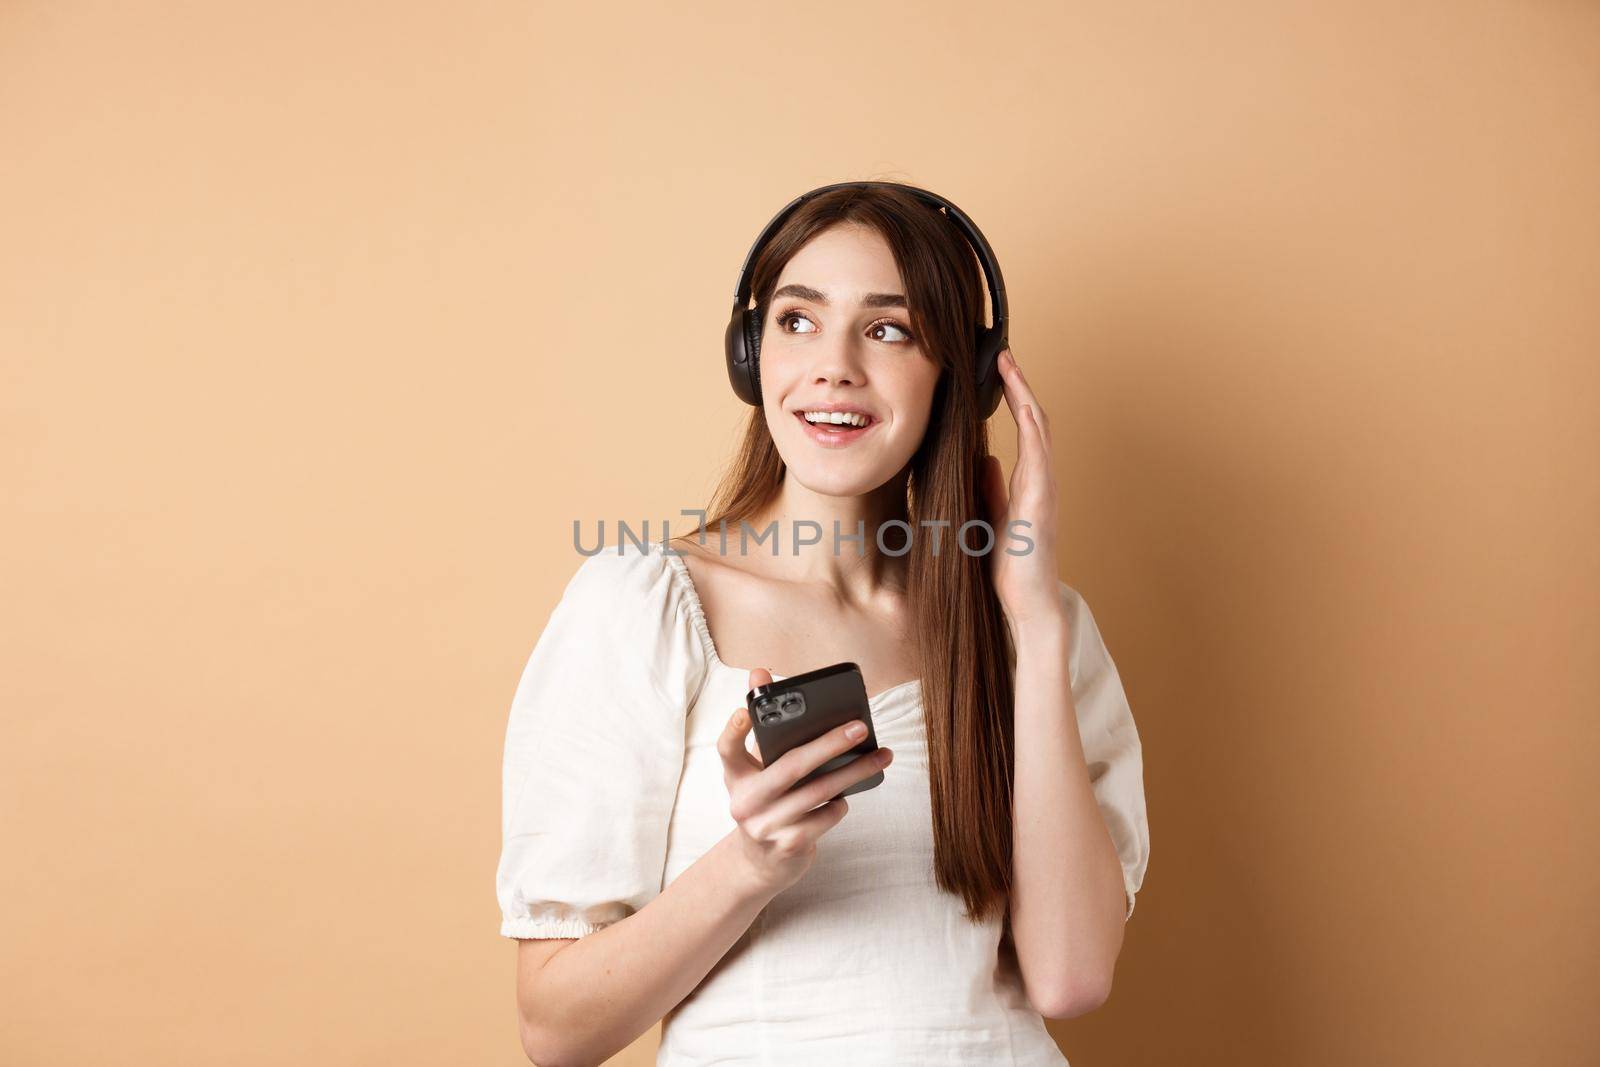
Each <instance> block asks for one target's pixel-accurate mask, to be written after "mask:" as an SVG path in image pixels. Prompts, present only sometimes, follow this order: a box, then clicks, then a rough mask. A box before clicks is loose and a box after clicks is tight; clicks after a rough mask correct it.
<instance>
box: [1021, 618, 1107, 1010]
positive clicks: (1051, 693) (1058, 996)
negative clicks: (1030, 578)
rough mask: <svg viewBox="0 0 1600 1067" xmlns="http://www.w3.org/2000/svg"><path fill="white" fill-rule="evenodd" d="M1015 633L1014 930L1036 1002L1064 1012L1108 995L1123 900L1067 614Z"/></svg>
mask: <svg viewBox="0 0 1600 1067" xmlns="http://www.w3.org/2000/svg"><path fill="white" fill-rule="evenodd" d="M1014 638H1015V641H1016V645H1017V673H1016V708H1015V716H1016V721H1015V729H1016V745H1015V751H1016V769H1015V777H1014V781H1015V792H1014V796H1013V801H1012V816H1013V818H1012V832H1013V863H1012V883H1013V884H1012V898H1011V925H1012V936H1013V939H1014V940H1015V942H1016V947H1017V961H1018V966H1019V968H1020V969H1021V971H1022V974H1023V977H1024V981H1025V983H1026V985H1027V986H1028V989H1029V996H1030V998H1032V999H1033V1000H1034V1003H1035V1006H1036V1007H1039V1008H1040V1010H1041V1011H1042V1012H1044V1013H1045V1014H1049V1015H1052V1016H1064V1015H1069V1014H1074V1013H1076V1012H1079V1011H1082V1010H1086V1006H1089V1007H1092V1006H1093V1005H1095V1004H1096V1003H1098V1002H1099V1001H1101V1000H1103V999H1104V997H1105V996H1106V995H1107V994H1108V993H1109V991H1110V982H1111V974H1112V970H1113V968H1114V966H1115V964H1116V958H1117V954H1118V953H1119V952H1120V951H1121V948H1122V935H1123V917H1124V915H1125V913H1126V896H1125V894H1124V890H1123V884H1122V866H1121V862H1120V861H1119V859H1118V857H1117V851H1116V845H1115V844H1114V843H1113V842H1112V840H1111V834H1110V831H1109V830H1108V829H1107V828H1106V824H1105V820H1104V818H1103V817H1102V816H1101V814H1100V809H1099V806H1098V804H1097V803H1096V801H1095V796H1094V791H1093V788H1092V786H1091V785H1090V782H1089V773H1088V767H1087V766H1086V763H1085V760H1084V754H1083V742H1082V739H1081V738H1080V736H1079V732H1078V716H1077V708H1076V706H1075V705H1074V703H1073V699H1072V681H1071V675H1070V671H1069V665H1068V656H1069V654H1070V652H1071V647H1072V641H1071V629H1070V625H1069V623H1068V620H1067V618H1066V616H1065V615H1062V616H1060V617H1051V618H1048V619H1044V620H1041V621H1038V622H1034V623H1030V624H1029V625H1027V626H1026V627H1024V628H1022V629H1021V631H1020V632H1018V633H1016V634H1015V635H1014Z"/></svg>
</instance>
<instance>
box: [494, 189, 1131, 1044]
mask: <svg viewBox="0 0 1600 1067" xmlns="http://www.w3.org/2000/svg"><path fill="white" fill-rule="evenodd" d="M798 203H799V206H798V207H797V208H796V209H795V210H793V212H792V213H791V214H790V215H789V216H788V217H787V219H785V220H784V221H783V222H782V225H781V226H779V227H778V228H777V229H776V230H775V231H774V232H773V234H772V236H771V238H770V239H769V240H767V241H766V242H765V243H764V244H763V243H761V242H758V247H757V249H755V250H753V259H752V260H751V274H750V277H751V279H753V280H752V281H751V288H752V292H753V294H754V296H755V301H756V311H757V315H758V320H757V321H759V322H760V324H761V325H760V330H761V333H760V338H759V347H758V348H757V349H756V351H757V352H758V353H759V360H758V364H757V365H758V371H759V396H758V400H759V405H760V406H759V407H758V408H754V409H753V410H752V412H751V415H750V420H749V422H748V425H747V427H746V431H745V438H744V442H743V445H742V447H741V449H740V450H739V453H738V455H737V457H736V461H735V463H734V464H733V466H732V467H731V469H730V472H729V473H728V475H727V477H726V478H725V480H724V482H723V484H722V485H721V487H720V489H719V491H718V494H717V497H716V499H715V501H714V502H713V506H712V507H711V508H710V509H709V513H708V514H707V515H706V517H705V521H704V522H703V523H702V524H701V525H700V527H699V528H698V529H697V530H695V531H693V532H691V533H690V534H687V535H684V536H680V537H678V538H674V539H672V540H670V541H664V542H662V543H659V544H652V543H648V542H646V543H645V544H643V545H642V546H641V545H640V544H638V543H637V542H635V543H633V544H631V545H630V544H628V543H627V542H626V541H622V542H619V543H618V544H617V545H616V546H614V547H612V546H607V547H604V548H602V550H601V551H599V552H598V554H595V555H592V556H590V557H589V558H587V559H585V560H584V561H583V562H582V564H581V565H580V566H579V567H578V568H577V573H576V575H575V576H574V577H573V578H572V580H571V582H570V583H569V584H568V586H567V588H566V590H565V592H564V593H563V596H562V599H561V601H560V603H559V604H558V605H557V607H556V609H555V611H554V612H553V613H552V615H551V617H550V620H549V623H548V624H547V626H546V628H545V631H544V633H543V634H542V635H541V637H540V639H539V641H538V643H537V645H536V647H535V649H534V651H533V655H532V657H531V658H530V660H529V661H528V665H527V668H526V670H525V671H524V672H523V675H522V678H521V681H520V683H519V685H518V688H517V692H516V695H515V697H514V699H513V703H512V709H511V716H510V722H509V725H508V729H507V734H506V749H505V767H504V788H505V808H504V820H503V830H504V848H503V851H502V855H501V859H500V866H499V871H498V878H497V882H498V892H499V902H500V905H501V911H502V917H503V919H502V926H501V932H502V933H503V934H504V935H506V936H508V937H512V938H517V939H518V953H519V956H518V979H517V985H518V990H517V998H518V1012H519V1020H520V1025H521V1035H522V1041H523V1047H524V1050H525V1051H526V1052H527V1054H528V1056H529V1058H530V1059H532V1060H533V1061H534V1062H535V1063H538V1064H580V1063H583V1064H597V1063H601V1062H602V1061H604V1060H605V1059H606V1057H608V1056H610V1055H612V1054H613V1053H615V1052H617V1051H618V1050H620V1049H622V1048H624V1047H625V1046H627V1045H628V1044H629V1043H630V1042H632V1041H633V1040H634V1039H636V1038H637V1037H638V1036H639V1035H641V1034H643V1033H644V1032H645V1031H646V1030H648V1029H649V1028H650V1027H651V1026H652V1025H653V1024H654V1023H655V1022H656V1021H657V1020H663V1019H664V1022H665V1025H664V1028H663V1031H662V1043H661V1049H660V1053H659V1055H658V1059H657V1061H656V1062H657V1063H658V1064H806V1065H812V1064H837V1065H840V1067H845V1065H848V1067H866V1065H875V1064H885V1065H887V1064H893V1065H896V1067H901V1065H910V1064H916V1065H921V1064H935V1063H941V1064H943V1063H950V1064H956V1063H960V1064H1030V1065H1031V1064H1057V1065H1059V1064H1064V1063H1066V1059H1065V1057H1063V1056H1062V1055H1061V1053H1060V1051H1059V1050H1058V1049H1057V1047H1056V1045H1055V1043H1054V1041H1053V1040H1052V1039H1051V1038H1050V1036H1049V1034H1048V1032H1047V1031H1046V1029H1045V1026H1044V1022H1043V1017H1044V1016H1053V1017H1067V1016H1072V1015H1077V1014H1081V1013H1083V1012H1086V1011H1089V1010H1091V1009H1092V1008H1094V1007H1096V1006H1098V1005H1099V1004H1100V1003H1102V1002H1103V1001H1104V1000H1105V998H1106V997H1107V995H1108V994H1109V991H1110V988H1111V980H1112V972H1113V968H1114V966H1115V962H1116V959H1117V955H1118V953H1119V951H1120V948H1121V944H1122V936H1123V924H1124V923H1125V922H1126V921H1127V919H1128V918H1129V917H1130V916H1131V915H1132V913H1133V904H1134V895H1135V893H1136V892H1137V891H1138V889H1139V888H1140V886H1141V884H1142V882H1143V878H1144V872H1145V867H1146V864H1147V860H1148V856H1149V831H1148V826H1147V824H1146V817H1145V802H1144V788H1143V767H1142V755H1141V749H1140V743H1139V736H1138V732H1137V730H1136V729H1135V727H1134V722H1133V717H1132V714H1131V712H1130V709H1129V706H1128V702H1127V699H1126V697H1125V695H1124V692H1123V688H1122V684H1121V681H1120V678H1119V676H1118V674H1117V670H1116V667H1115V665H1114V664H1113V662H1112V660H1111V657H1110V655H1109V654H1108V652H1107V650H1106V647H1105V645H1104V643H1103V642H1102V640H1101V636H1100V632H1099V630H1098V628H1097V627H1096V625H1095V621H1094V617H1093V615H1092V614H1091V613H1090V611H1089V608H1088V605H1087V604H1086V603H1085V602H1084V600H1083V598H1082V597H1081V596H1080V595H1079V594H1078V593H1077V592H1076V591H1075V590H1074V589H1072V588H1071V587H1070V586H1068V585H1067V584H1066V583H1064V582H1061V581H1060V579H1059V578H1058V577H1057V569H1056V568H1057V559H1058V557H1057V545H1056V539H1055V512H1056V506H1057V499H1056V487H1055V481H1054V477H1053V475H1052V473H1051V460H1050V456H1051V438H1050V423H1049V420H1048V418H1047V417H1046V416H1045V414H1044V412H1043V411H1042V410H1041V409H1040V405H1039V401H1038V398H1037V397H1036V396H1035V395H1034V394H1033V392H1032V391H1031V390H1030V389H1029V387H1028V383H1027V380H1026V378H1025V377H1024V376H1023V374H1022V371H1021V370H1020V369H1019V368H1018V366H1017V364H1016V362H1015V360H1013V359H1011V358H1010V354H1009V352H1007V353H1005V354H1004V355H1003V356H1002V357H1001V360H1000V369H999V373H1000V374H1001V377H1002V380H1003V385H1004V399H1005V403H1006V405H1007V406H1008V408H1009V409H1010V411H1011V414H1012V416H1013V418H1014V419H1015V421H1016V424H1017V427H1018V435H1019V439H1018V454H1019V459H1018V462H1017V465H1016V468H1015V470H1014V471H1013V472H1012V475H1011V478H1010V484H1009V490H1008V488H1007V486H1006V484H1005V481H1004V478H1003V475H1002V472H1001V468H1000V463H999V461H998V460H997V459H995V458H994V457H993V456H990V455H989V454H988V442H987V431H986V426H985V423H984V420H983V416H984V414H985V412H983V411H981V410H980V409H981V406H982V400H981V397H980V395H979V391H978V380H979V368H977V367H975V365H974V364H975V356H974V351H973V349H974V344H973V336H974V327H975V326H979V327H981V326H982V323H983V314H984V312H983V287H982V286H983V282H982V278H981V275H980V272H979V268H978V265H977V264H976V262H975V260H974V256H973V250H972V246H970V245H969V244H968V243H967V241H966V238H964V237H963V236H962V234H961V232H960V231H959V230H958V228H957V227H956V226H955V225H952V223H951V221H950V218H949V216H947V215H945V214H944V213H942V212H941V211H939V210H938V209H937V208H935V207H932V206H930V204H929V202H928V199H927V197H926V196H918V195H914V193H913V192H912V191H911V190H910V187H904V186H896V185H893V184H888V183H851V184H848V185H844V186H830V187H824V189H823V190H822V191H817V192H815V193H814V194H811V195H809V197H808V198H805V199H804V200H803V202H798ZM780 217H781V216H780ZM774 221H775V223H776V221H777V220H774ZM747 399H750V398H749V397H747ZM833 412H847V413H852V414H850V415H848V416H846V415H841V416H838V417H837V419H848V424H836V417H835V416H834V415H832V414H831V413H833ZM821 413H828V414H821ZM808 520H809V522H808ZM896 520H897V521H896ZM971 520H983V521H985V522H987V523H988V525H989V528H991V529H992V530H993V532H994V537H993V539H992V547H990V549H989V551H987V552H981V551H979V550H981V549H983V548H984V547H985V542H986V541H988V540H989V538H987V537H986V536H985V535H984V533H983V531H982V530H981V529H976V528H969V529H968V530H967V531H966V536H965V538H964V539H963V541H962V544H957V537H958V531H961V529H962V527H963V524H967V523H969V522H970V521H971ZM810 523H815V524H816V525H815V526H812V525H810ZM774 526H775V530H776V535H777V536H776V539H774V538H773V537H772V536H771V532H772V530H773V529H774ZM819 529H820V531H821V537H820V540H818V533H817V531H818V530H819ZM1012 530H1014V531H1017V534H1016V535H1015V536H1013V535H1008V531H1012ZM836 533H837V535H838V540H836V539H835V534H836ZM857 534H864V536H860V537H859V538H858V539H855V540H845V539H846V538H851V537H853V536H854V535H857ZM756 535H767V536H765V539H764V540H762V541H759V542H758V541H757V540H756V539H755V538H756ZM1028 544H1031V546H1032V547H1031V550H1028V548H1027V546H1028ZM962 545H965V548H963V547H962ZM1007 549H1010V550H1011V551H1007ZM586 551H587V550H586ZM845 660H850V661H854V662H855V663H857V664H859V665H860V666H861V669H862V673H863V676H864V678H865V681H866V685H867V691H868V693H869V694H871V696H870V700H869V703H870V710H871V714H872V720H873V728H874V731H875V733H876V737H877V741H878V744H879V750H878V751H877V752H876V753H874V754H872V755H867V756H861V757H858V758H856V759H854V760H853V761H851V762H850V763H848V764H846V765H844V766H843V767H840V768H838V769H835V770H833V771H831V772H829V773H828V774H826V775H824V776H822V777H819V778H818V779H817V780H816V781H814V782H812V783H810V784H808V785H806V786H802V787H799V788H793V789H791V787H793V786H795V784H796V782H797V781H798V780H799V779H800V778H801V777H802V776H804V775H805V774H806V773H807V772H809V771H810V770H812V769H814V768H816V767H818V766H820V765H821V764H822V763H824V762H826V761H827V760H829V759H831V758H833V757H834V756H837V755H839V754H841V753H844V752H847V751H848V750H849V749H850V748H851V747H853V746H854V745H855V744H856V743H857V741H856V739H855V738H852V737H847V736H845V733H844V730H843V729H842V728H841V729H840V730H835V731H833V732H831V733H829V734H825V735H824V736H822V737H821V738H819V739H818V740H816V741H813V742H810V743H809V744H806V745H803V746H800V747H798V748H796V749H794V750H793V751H791V752H790V753H788V754H786V755H784V756H783V757H782V758H780V759H777V760H775V761H774V762H773V764H772V765H771V766H770V767H769V766H764V765H763V763H762V761H761V759H760V757H759V750H758V749H757V747H756V746H755V745H754V742H753V739H752V738H751V737H750V730H751V724H750V722H749V718H748V715H747V714H746V713H745V711H744V696H745V693H746V692H747V691H748V690H749V689H751V688H753V687H755V686H757V685H762V684H766V683H767V682H769V681H772V680H773V679H774V678H784V677H788V676H790V675H794V674H799V673H802V672H805V671H809V670H812V669H814V668H817V667H821V666H825V665H828V664H832V663H837V662H841V661H845ZM879 770H884V780H883V782H882V783H881V784H880V785H878V786H877V787H875V788H873V789H870V790H867V791H864V792H860V793H857V794H855V795H853V796H851V797H850V798H849V799H848V801H847V800H845V799H843V798H840V799H837V800H831V801H830V800H829V798H830V797H834V796H836V795H837V794H838V793H839V792H840V791H841V790H843V789H844V788H845V787H847V786H848V785H850V784H852V783H854V782H857V781H859V780H861V779H863V778H865V777H868V776H870V775H872V774H875V773H877V772H878V771H879Z"/></svg>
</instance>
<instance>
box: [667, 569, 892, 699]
mask: <svg viewBox="0 0 1600 1067" xmlns="http://www.w3.org/2000/svg"><path fill="white" fill-rule="evenodd" d="M656 552H657V553H658V554H659V555H660V556H661V558H662V559H664V560H666V562H667V565H668V567H669V569H670V570H671V571H672V574H673V576H674V577H675V578H676V579H677V581H678V587H679V589H681V590H682V591H683V597H684V600H685V602H686V603H687V604H688V605H689V616H690V618H691V619H693V620H694V628H695V631H696V632H697V633H698V634H699V635H700V645H701V647H702V648H703V649H705V653H706V658H707V659H708V660H709V661H710V662H711V665H712V666H713V667H717V668H719V669H721V670H723V671H729V672H735V673H737V674H738V675H739V676H740V677H743V678H748V677H749V675H750V672H751V671H752V670H754V668H753V667H735V666H734V665H733V664H731V663H725V662H723V659H722V656H721V655H720V654H719V653H718V652H717V643H716V642H715V641H713V640H712V639H711V627H710V626H709V625H708V624H707V623H706V612H705V607H704V606H703V605H702V604H701V603H700V592H699V590H698V589H696V588H695V584H694V576H693V575H692V574H690V573H689V565H688V564H687V563H685V562H684V561H683V558H682V554H681V553H678V552H667V551H665V550H662V549H660V548H659V546H657V548H656ZM788 677H790V676H789V675H787V674H779V673H778V672H777V671H773V672H772V680H773V681H775V682H781V681H783V679H785V678H788ZM921 682H922V679H921V678H912V679H909V680H907V681H904V682H901V683H900V684H899V685H892V686H890V687H889V688H888V689H885V690H883V691H882V692H878V693H874V694H872V695H871V696H869V697H867V704H868V705H869V706H870V707H874V708H875V707H877V706H878V705H879V704H880V703H886V702H888V701H889V700H891V699H893V698H894V697H898V696H902V695H904V694H905V693H918V694H919V695H920V686H921Z"/></svg>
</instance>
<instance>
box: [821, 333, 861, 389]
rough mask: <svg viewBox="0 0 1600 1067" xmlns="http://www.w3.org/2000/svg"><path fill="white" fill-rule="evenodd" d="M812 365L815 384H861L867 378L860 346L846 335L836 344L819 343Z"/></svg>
mask: <svg viewBox="0 0 1600 1067" xmlns="http://www.w3.org/2000/svg"><path fill="white" fill-rule="evenodd" d="M815 353H816V359H815V362H813V363H812V365H811V384H813V385H836V386H837V385H860V384H862V383H863V382H865V381H866V380H867V371H866V367H865V365H864V364H863V363H862V360H861V351H860V348H859V346H857V345H856V344H855V343H853V341H852V339H850V338H848V337H846V338H844V339H842V340H841V341H839V342H838V343H836V344H824V345H818V346H817V347H816V349H815Z"/></svg>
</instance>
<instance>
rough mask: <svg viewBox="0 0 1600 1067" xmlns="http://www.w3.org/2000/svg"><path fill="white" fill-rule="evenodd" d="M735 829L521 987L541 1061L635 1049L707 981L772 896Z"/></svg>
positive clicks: (560, 1065)
mask: <svg viewBox="0 0 1600 1067" xmlns="http://www.w3.org/2000/svg"><path fill="white" fill-rule="evenodd" d="M734 845H735V842H734V841H733V839H732V836H731V835H730V836H728V837H724V838H723V839H722V840H720V841H718V842H717V843H716V844H715V845H713V846H712V847H711V848H710V849H708V850H707V851H706V853H705V855H703V856H701V857H700V859H698V860H696V861H695V862H694V863H693V864H692V865H691V866H689V867H688V868H687V869H686V870H685V871H684V872H683V873H682V874H681V875H679V876H678V877H677V878H675V879H673V880H672V881H671V882H670V883H668V885H667V886H666V887H665V888H664V889H663V890H662V891H661V893H660V895H658V896H657V897H656V898H655V899H653V900H651V901H650V902H649V903H648V904H646V905H645V906H644V907H643V908H640V909H639V910H638V911H637V912H635V913H634V914H632V915H630V916H628V917H627V918H625V919H622V920H619V921H618V922H615V923H612V924H611V925H610V926H607V927H605V928H604V929H602V930H598V931H596V932H595V933H592V934H589V935H587V936H585V937H582V938H579V939H577V940H576V941H574V942H573V943H572V944H570V945H568V946H567V947H566V948H564V949H562V950H561V951H559V952H557V953H556V954H555V955H554V956H552V957H551V958H550V959H549V961H548V962H546V963H545V965H544V966H543V967H541V968H540V969H539V971H538V973H537V975H536V976H535V977H534V978H533V979H532V980H531V981H530V982H528V983H527V984H526V986H522V987H519V988H522V989H523V994H522V1003H521V1004H520V1005H519V1007H520V1009H521V1011H522V1015H523V1020H524V1023H523V1025H524V1031H525V1033H526V1034H527V1035H528V1038H527V1040H526V1042H525V1043H526V1044H527V1045H528V1047H529V1049H530V1051H531V1052H532V1053H533V1059H534V1061H535V1062H536V1063H538V1064H539V1065H540V1067H546V1065H547V1064H548V1065H552V1067H565V1065H570V1064H598V1063H601V1062H603V1061H604V1060H605V1059H606V1058H607V1057H609V1056H611V1055H614V1054H615V1053H616V1052H618V1051H620V1050H621V1049H623V1048H626V1047H627V1046H628V1044H629V1043H631V1042H632V1041H633V1040H634V1039H635V1038H637V1037H638V1036H639V1035H640V1034H642V1033H644V1032H645V1031H646V1030H648V1029H649V1028H650V1027H651V1026H653V1025H655V1023H656V1022H657V1021H658V1020H660V1019H661V1018H662V1016H664V1015H666V1014H667V1012H668V1011H670V1010H672V1008H673V1007H674V1006H676V1005H677V1004H678V1003H679V1002H680V1001H682V1000H683V999H684V998H685V997H687V996H688V995H689V994H690V993H691V992H693V991H694V988H695V987H696V986H697V985H699V984H700V981H701V980H702V979H703V978H705V976H706V974H707V973H708V972H709V971H710V970H711V968H712V967H713V966H715V965H716V963H717V961H718V960H720V959H721V958H722V957H723V955H724V954H726V953H727V951H728V949H730V948H732V947H733V944H734V943H735V942H736V941H738V939H739V937H740V935H742V934H743V933H744V932H745V931H746V930H747V929H749V927H750V924H751V923H752V922H754V921H755V917H756V915H757V914H759V913H760V911H761V909H762V908H763V907H765V906H766V904H767V902H768V901H769V900H771V899H772V896H773V894H772V893H771V892H769V891H766V890H763V889H762V888H760V887H759V886H758V884H757V883H756V881H755V879H754V878H753V877H752V876H751V874H750V872H749V869H748V867H747V866H746V865H744V864H743V862H742V861H741V860H740V858H739V857H738V856H737V854H736V853H735V852H734V850H733V846H734Z"/></svg>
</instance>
